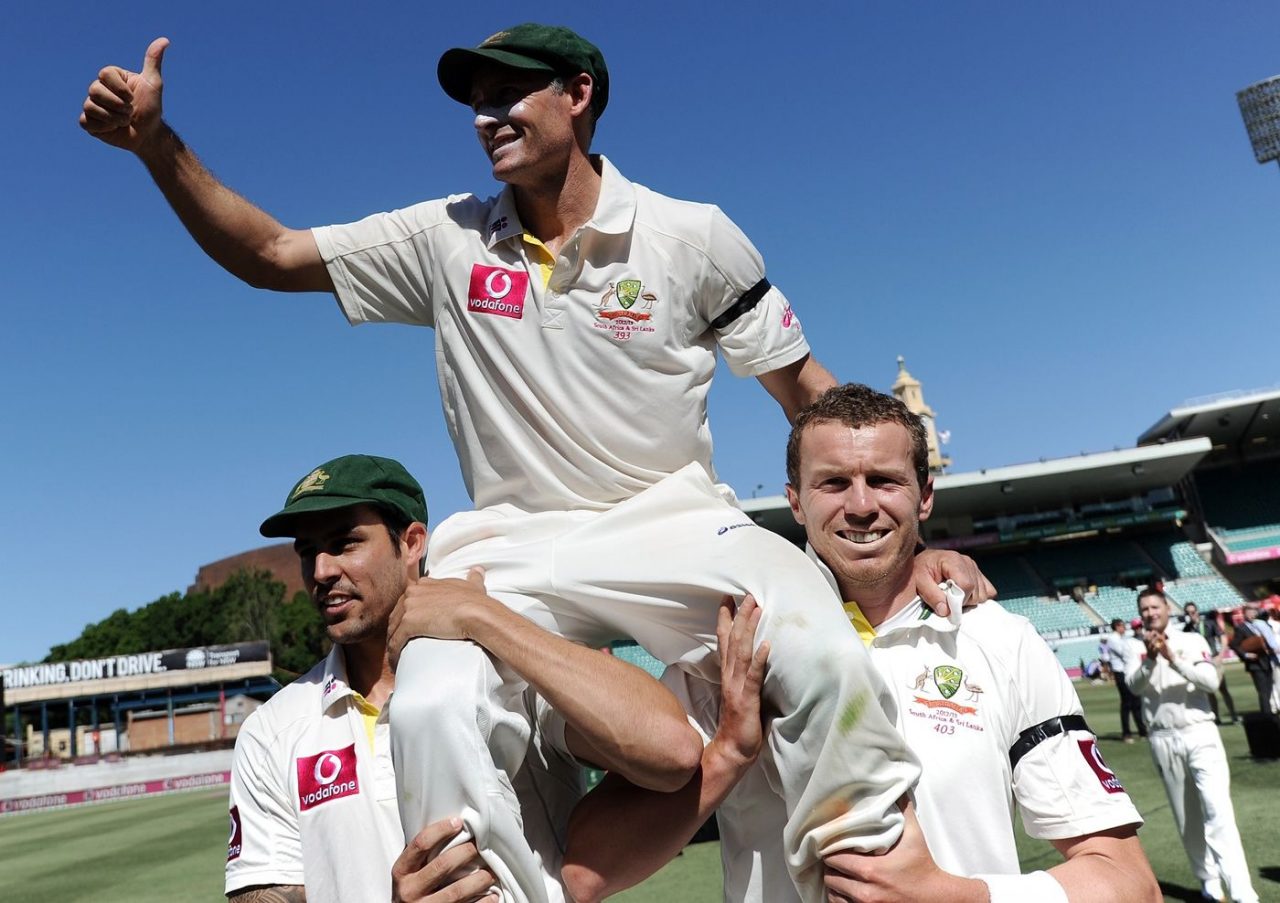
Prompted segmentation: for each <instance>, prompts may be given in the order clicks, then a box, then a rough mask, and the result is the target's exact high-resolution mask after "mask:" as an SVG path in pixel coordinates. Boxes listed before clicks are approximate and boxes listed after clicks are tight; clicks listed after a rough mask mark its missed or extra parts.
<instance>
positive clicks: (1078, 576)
mask: <svg viewBox="0 0 1280 903" xmlns="http://www.w3.org/2000/svg"><path fill="white" fill-rule="evenodd" d="M1026 557H1027V560H1028V561H1029V562H1030V563H1031V564H1032V566H1033V567H1035V569H1036V570H1037V571H1039V573H1040V574H1041V575H1042V576H1043V577H1045V579H1047V580H1049V581H1050V582H1057V583H1058V585H1061V583H1062V582H1064V581H1068V580H1078V581H1080V582H1082V583H1096V582H1098V581H1100V580H1105V579H1106V578H1108V577H1118V576H1137V575H1140V574H1144V573H1145V574H1150V573H1152V572H1153V571H1154V570H1155V563H1154V562H1153V561H1152V560H1151V559H1150V557H1148V556H1147V555H1145V554H1144V553H1143V551H1142V549H1141V548H1140V547H1139V546H1138V545H1137V543H1134V542H1132V541H1125V540H1114V541H1087V542H1071V543H1065V542H1064V543H1046V544H1042V545H1039V546H1037V547H1036V548H1035V549H1034V550H1033V551H1030V552H1028V553H1027V556H1026Z"/></svg>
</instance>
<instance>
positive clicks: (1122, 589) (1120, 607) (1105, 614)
mask: <svg viewBox="0 0 1280 903" xmlns="http://www.w3.org/2000/svg"><path fill="white" fill-rule="evenodd" d="M1084 601H1085V603H1086V604H1087V605H1088V606H1089V607H1090V608H1092V609H1093V610H1094V611H1096V612H1097V613H1098V617H1100V618H1101V619H1102V620H1103V621H1105V622H1107V623H1110V622H1111V621H1112V620H1114V619H1115V618H1120V619H1121V620H1123V621H1124V622H1125V623H1128V622H1130V621H1132V620H1133V619H1134V618H1136V617H1137V616H1138V591H1137V590H1135V589H1132V588H1130V587H1127V586H1115V585H1110V584H1100V585H1099V586H1098V587H1097V591H1096V592H1091V593H1086V594H1085V597H1084Z"/></svg>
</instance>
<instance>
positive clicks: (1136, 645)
mask: <svg viewBox="0 0 1280 903" xmlns="http://www.w3.org/2000/svg"><path fill="white" fill-rule="evenodd" d="M1102 645H1103V648H1104V650H1105V652H1106V659H1107V664H1108V666H1109V667H1110V669H1111V679H1112V680H1113V681H1115V685H1116V692H1118V693H1119V694H1120V736H1121V739H1123V740H1124V742H1125V743H1132V742H1133V729H1132V728H1131V727H1130V725H1129V722H1130V719H1132V720H1133V722H1134V723H1136V724H1137V727H1138V736H1140V737H1143V738H1145V737H1146V736H1147V725H1146V723H1145V722H1144V721H1143V720H1142V705H1141V704H1140V703H1139V701H1138V697H1137V696H1135V695H1134V694H1133V691H1132V690H1130V689H1129V686H1128V683H1127V681H1126V680H1125V673H1126V672H1127V671H1128V670H1129V665H1130V664H1132V663H1133V662H1135V661H1137V660H1138V657H1139V656H1140V655H1141V654H1142V643H1140V642H1138V641H1137V640H1136V639H1134V638H1133V637H1131V636H1130V635H1129V625H1128V624H1126V623H1125V622H1124V621H1123V620H1122V619H1120V618H1113V619H1112V620H1111V632H1110V633H1109V634H1107V636H1106V639H1104V640H1103V641H1102Z"/></svg>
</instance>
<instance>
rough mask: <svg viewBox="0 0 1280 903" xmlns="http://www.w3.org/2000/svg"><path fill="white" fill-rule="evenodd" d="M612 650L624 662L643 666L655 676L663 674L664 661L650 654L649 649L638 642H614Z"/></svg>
mask: <svg viewBox="0 0 1280 903" xmlns="http://www.w3.org/2000/svg"><path fill="white" fill-rule="evenodd" d="M610 651H611V652H613V654H614V655H616V656H617V657H618V658H620V659H622V660H623V661H624V662H630V663H631V664H633V665H635V666H637V667H639V668H643V669H644V670H646V671H648V672H649V673H650V674H652V675H653V676H654V677H661V676H662V672H663V670H664V669H663V666H662V662H660V661H658V660H657V659H656V658H654V657H653V656H652V655H650V654H649V652H648V650H646V649H645V648H644V647H643V646H641V645H639V644H638V643H629V642H628V643H614V644H613V645H612V646H611V647H610Z"/></svg>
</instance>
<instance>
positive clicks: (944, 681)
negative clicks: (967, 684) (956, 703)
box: [933, 665, 964, 699]
mask: <svg viewBox="0 0 1280 903" xmlns="http://www.w3.org/2000/svg"><path fill="white" fill-rule="evenodd" d="M962 677H964V672H963V671H961V670H960V669H959V668H957V667H956V666H955V665H939V666H938V667H936V668H934V669H933V683H934V686H936V687H937V688H938V692H939V693H941V694H942V698H943V699H950V698H951V697H952V696H955V695H956V691H957V690H959V689H960V679H961V678H962Z"/></svg>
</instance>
